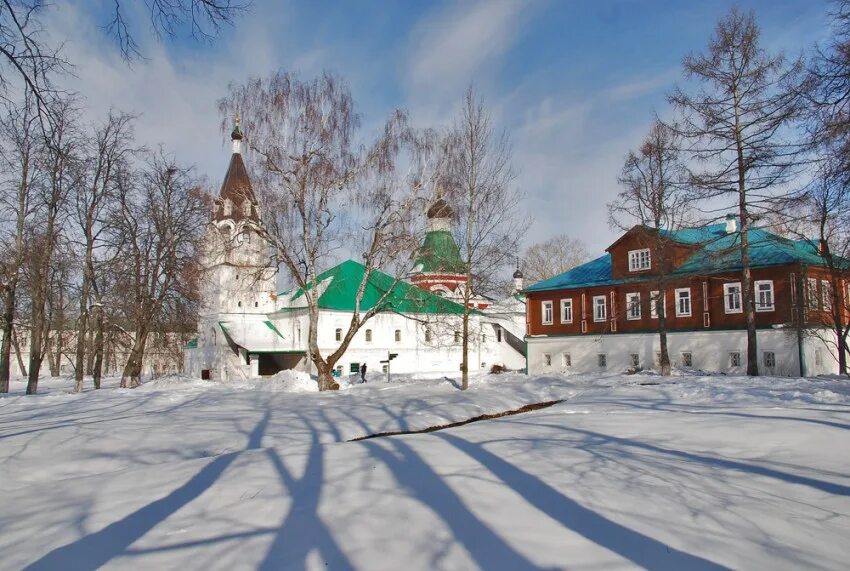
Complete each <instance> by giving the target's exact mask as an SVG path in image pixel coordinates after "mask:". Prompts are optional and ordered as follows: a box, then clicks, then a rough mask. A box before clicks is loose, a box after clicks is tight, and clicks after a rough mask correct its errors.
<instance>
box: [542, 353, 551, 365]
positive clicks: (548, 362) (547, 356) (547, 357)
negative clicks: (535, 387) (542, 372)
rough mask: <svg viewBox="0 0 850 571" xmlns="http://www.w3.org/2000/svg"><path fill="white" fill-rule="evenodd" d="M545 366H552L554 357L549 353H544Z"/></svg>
mask: <svg viewBox="0 0 850 571" xmlns="http://www.w3.org/2000/svg"><path fill="white" fill-rule="evenodd" d="M543 364H544V365H545V366H547V367H551V366H552V355H550V354H549V353H543Z"/></svg>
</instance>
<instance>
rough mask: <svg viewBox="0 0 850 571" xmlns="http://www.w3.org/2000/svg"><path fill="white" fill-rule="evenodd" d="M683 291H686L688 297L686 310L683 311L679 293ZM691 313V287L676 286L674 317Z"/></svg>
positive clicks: (688, 315)
mask: <svg viewBox="0 0 850 571" xmlns="http://www.w3.org/2000/svg"><path fill="white" fill-rule="evenodd" d="M683 292H687V294H688V297H687V300H688V312H687V313H685V312H684V311H681V309H682V299H683V298H681V297H680V294H681V293H683ZM692 313H693V300H692V299H691V288H689V287H680V288H676V317H690V316H691V315H692Z"/></svg>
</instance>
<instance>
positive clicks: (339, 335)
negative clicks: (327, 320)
mask: <svg viewBox="0 0 850 571" xmlns="http://www.w3.org/2000/svg"><path fill="white" fill-rule="evenodd" d="M334 339H336V340H337V341H342V329H340V328H339V327H337V329H336V331H335V332H334Z"/></svg>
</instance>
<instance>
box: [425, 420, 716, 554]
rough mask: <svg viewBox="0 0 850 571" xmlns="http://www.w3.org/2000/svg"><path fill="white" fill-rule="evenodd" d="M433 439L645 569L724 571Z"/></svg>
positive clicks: (493, 458)
mask: <svg viewBox="0 0 850 571" xmlns="http://www.w3.org/2000/svg"><path fill="white" fill-rule="evenodd" d="M436 436H438V437H439V438H442V439H443V440H445V441H446V442H448V443H449V444H452V445H453V446H455V447H456V448H457V449H459V450H461V451H462V452H464V453H466V454H467V455H468V456H470V457H471V458H473V459H475V460H476V461H478V462H479V463H480V464H481V465H482V466H484V467H485V468H487V469H488V470H489V471H490V472H491V473H493V474H494V475H495V476H496V477H498V478H499V479H500V480H502V481H503V482H504V483H505V484H506V485H507V486H509V487H510V488H512V489H513V490H514V491H515V492H516V493H518V494H519V495H520V496H522V497H523V498H524V499H525V500H526V501H527V502H529V503H530V504H531V505H533V506H534V507H536V508H537V509H538V510H540V511H542V512H543V513H545V514H547V515H548V516H549V517H551V518H552V519H554V520H556V521H558V522H560V523H561V524H562V525H564V526H565V527H567V528H568V529H570V530H571V531H574V532H575V533H577V534H579V535H581V536H583V537H585V538H586V539H588V540H590V541H592V542H594V543H596V544H597V545H600V546H602V547H604V548H606V549H608V550H610V551H613V552H614V553H617V554H618V555H620V556H621V557H624V558H626V559H628V560H629V561H631V562H632V563H634V564H636V565H639V566H641V567H645V568H648V569H676V570H679V569H726V567H724V566H722V565H719V564H717V563H714V562H712V561H709V560H708V559H703V558H702V557H699V556H697V555H692V554H690V553H686V552H684V551H679V550H677V549H674V548H672V547H670V546H668V545H666V544H664V543H662V542H660V541H658V540H656V539H653V538H651V537H649V536H647V535H644V534H642V533H640V532H637V531H635V530H632V529H629V528H627V527H625V526H623V525H621V524H619V523H617V522H614V521H612V520H610V519H608V518H606V517H604V516H602V515H600V514H598V513H596V512H594V511H593V510H590V509H588V508H586V507H584V506H582V505H581V504H579V503H578V502H576V501H574V500H572V499H570V498H568V497H567V496H565V495H564V494H563V493H561V492H560V491H558V490H556V489H555V488H553V487H551V486H549V485H548V484H546V483H545V482H543V481H542V480H540V479H539V478H537V477H536V476H533V475H531V474H529V473H527V472H525V471H523V470H521V469H519V468H517V467H516V466H514V465H513V464H511V463H510V462H507V461H505V460H503V459H502V458H500V457H499V456H497V455H496V454H493V453H492V452H489V451H487V450H486V449H485V448H484V447H483V446H481V445H479V444H473V443H471V442H469V441H467V440H464V439H462V438H460V437H457V436H454V435H453V434H449V433H445V432H441V433H439V434H437V435H436Z"/></svg>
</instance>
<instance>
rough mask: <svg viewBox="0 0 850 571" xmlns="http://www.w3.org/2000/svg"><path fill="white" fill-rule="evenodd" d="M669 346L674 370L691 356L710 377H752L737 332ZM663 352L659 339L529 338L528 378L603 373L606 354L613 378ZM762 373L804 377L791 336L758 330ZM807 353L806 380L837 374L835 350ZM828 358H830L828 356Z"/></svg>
mask: <svg viewBox="0 0 850 571" xmlns="http://www.w3.org/2000/svg"><path fill="white" fill-rule="evenodd" d="M667 346H668V351H669V354H670V361H671V363H672V364H673V365H674V366H682V353H683V352H690V353H691V356H692V367H693V368H694V369H701V370H705V371H718V372H724V373H729V374H742V375H743V374H746V371H747V334H746V331H743V330H734V331H691V332H676V333H668V334H667ZM816 349H817V350H820V351H822V357H823V359H822V361H823V364H822V365H820V366H818V367H815V366H814V363H815V355H814V353H815V350H816ZM658 350H659V344H658V334H657V333H640V334H614V335H582V336H562V337H529V338H528V369H529V374H542V373H547V372H553V371H563V370H570V371H574V372H598V371H600V370H601V369H600V367H599V366H598V357H597V356H598V355H599V354H605V355H606V358H607V367H606V368H605V369H604V370H607V371H610V372H623V371H626V370H627V369H629V368H630V367H631V366H632V363H631V354H633V353H637V354H638V355H639V356H640V364H641V366H642V367H644V368H653V367H654V366H655V353H656V351H658ZM733 351H737V352H739V353H740V354H741V365H740V366H739V367H732V366H731V365H730V357H729V353H730V352H733ZM758 351H759V369H760V371H761V372H762V374H773V375H777V376H797V375H799V371H800V365H799V358H798V355H799V352H798V344H797V337H796V334H795V333H794V332H793V331H790V330H759V332H758ZM766 351H772V352H773V353H774V355H775V358H776V366H775V367H774V368H773V370H768V369H766V368H765V367H764V361H763V353H764V352H766ZM564 353H568V354H569V355H570V357H571V360H572V366H571V367H569V368H568V369H566V368H565V367H563V366H562V359H563V357H562V356H563V354H564ZM804 353H805V360H806V365H807V374H809V375H814V374H827V373H835V372H837V361H836V360H835V357H834V350H832V351H830V348H829V346H828V345H827V344H825V343H823V342H821V341H820V340H818V339H814V338H809V339H806V340H805V341H804ZM546 354H549V355H551V358H552V365H551V366H546V365H545V357H544V355H546ZM827 355H828V356H827Z"/></svg>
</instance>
